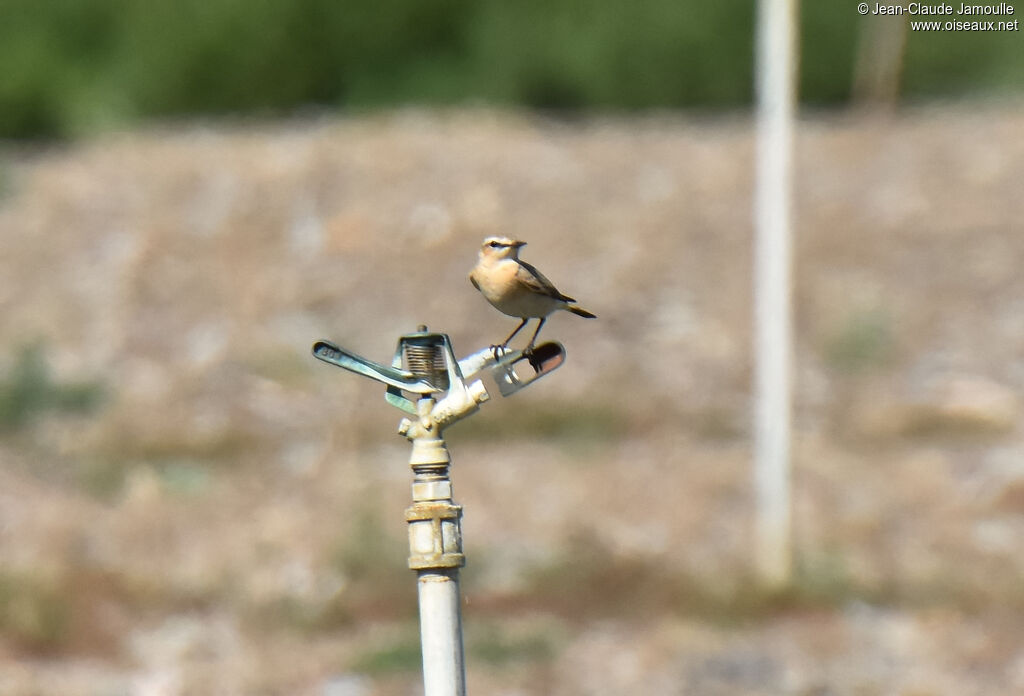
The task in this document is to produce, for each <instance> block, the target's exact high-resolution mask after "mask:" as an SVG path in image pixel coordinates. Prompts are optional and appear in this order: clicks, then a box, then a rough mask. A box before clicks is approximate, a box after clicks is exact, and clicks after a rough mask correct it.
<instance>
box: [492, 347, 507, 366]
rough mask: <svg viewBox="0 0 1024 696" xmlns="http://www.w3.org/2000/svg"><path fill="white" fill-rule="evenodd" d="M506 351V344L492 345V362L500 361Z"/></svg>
mask: <svg viewBox="0 0 1024 696" xmlns="http://www.w3.org/2000/svg"><path fill="white" fill-rule="evenodd" d="M507 351H508V344H507V343H502V344H501V345H492V346H491V355H492V356H493V357H494V362H498V361H499V360H501V356H503V355H504V354H505V353H506V352H507Z"/></svg>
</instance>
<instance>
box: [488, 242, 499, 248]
mask: <svg viewBox="0 0 1024 696" xmlns="http://www.w3.org/2000/svg"><path fill="white" fill-rule="evenodd" d="M487 246H489V247H491V248H492V249H497V248H498V247H500V246H501V242H488V244H487Z"/></svg>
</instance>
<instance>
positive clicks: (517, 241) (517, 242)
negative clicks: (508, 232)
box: [512, 239, 526, 249]
mask: <svg viewBox="0 0 1024 696" xmlns="http://www.w3.org/2000/svg"><path fill="white" fill-rule="evenodd" d="M524 246H526V242H521V241H519V240H518V239H517V240H516V241H514V242H512V247H513V248H514V249H518V248H519V247H524Z"/></svg>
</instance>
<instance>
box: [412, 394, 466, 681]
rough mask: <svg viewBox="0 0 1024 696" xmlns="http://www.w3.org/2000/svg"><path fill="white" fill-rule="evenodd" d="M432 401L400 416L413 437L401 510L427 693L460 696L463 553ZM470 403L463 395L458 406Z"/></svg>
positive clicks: (463, 676)
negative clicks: (408, 490)
mask: <svg viewBox="0 0 1024 696" xmlns="http://www.w3.org/2000/svg"><path fill="white" fill-rule="evenodd" d="M437 406H438V404H437V403H435V401H434V399H433V398H431V397H429V396H425V397H422V398H421V399H420V400H419V401H417V402H416V408H417V411H418V412H419V418H418V419H417V420H416V421H410V420H404V421H403V422H402V424H401V426H400V432H401V433H402V434H403V435H405V436H406V437H408V438H409V439H410V440H411V441H412V454H411V455H410V457H409V465H410V466H411V467H412V470H413V474H414V476H413V482H412V499H413V504H412V505H411V506H410V507H409V508H408V509H407V510H406V511H405V519H406V522H408V523H409V567H410V568H412V569H413V570H415V571H416V573H417V585H418V588H419V589H418V596H419V605H420V641H421V648H422V651H423V686H424V693H425V695H426V696H465V694H466V670H465V665H464V661H463V650H462V613H461V611H460V609H459V606H460V600H459V568H461V567H462V566H463V565H464V564H465V562H466V557H465V555H464V554H463V552H462V507H461V506H459V505H456V504H455V503H454V501H453V500H452V482H451V478H450V477H449V469H448V468H449V465H450V464H451V456H450V455H449V453H448V447H447V445H446V444H445V441H444V438H443V437H442V436H441V425H440V424H439V423H438V421H437V417H438V416H439V415H443V416H447V415H448V411H447V409H441V410H440V411H439V410H438V408H437ZM470 406H473V407H475V402H474V401H472V400H471V399H467V400H466V403H465V404H463V406H462V407H461V408H460V409H459V410H467V409H469V408H470Z"/></svg>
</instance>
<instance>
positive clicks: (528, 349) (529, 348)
mask: <svg viewBox="0 0 1024 696" xmlns="http://www.w3.org/2000/svg"><path fill="white" fill-rule="evenodd" d="M547 320H548V318H547V317H541V318H540V321H539V322H538V323H537V330H536V331H534V332H533V336H531V337H530V342H529V343H527V344H526V348H524V349H523V355H525V356H526V358H527V359H528V360H529V361H530V365H532V366H533V369H534V370H536V371H537V372H540V366H539V365H537V363H535V362H534V361H533V344H534V342H535V341H536V340H537V334H539V333H540V330H541V327H543V326H544V322H546V321H547Z"/></svg>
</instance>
